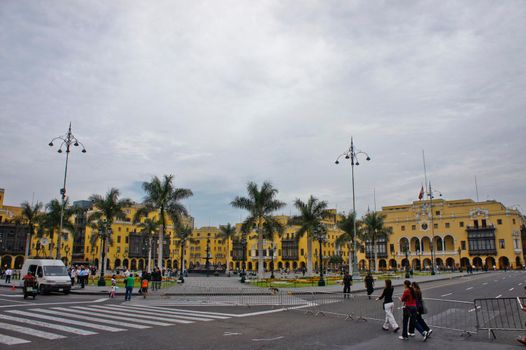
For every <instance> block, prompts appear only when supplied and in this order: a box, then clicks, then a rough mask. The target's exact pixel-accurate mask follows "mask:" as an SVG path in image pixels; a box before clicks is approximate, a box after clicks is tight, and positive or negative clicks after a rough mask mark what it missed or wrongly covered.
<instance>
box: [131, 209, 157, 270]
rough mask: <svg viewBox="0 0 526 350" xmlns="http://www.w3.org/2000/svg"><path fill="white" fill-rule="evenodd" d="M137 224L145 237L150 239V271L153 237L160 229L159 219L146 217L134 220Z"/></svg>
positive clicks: (149, 266) (150, 267)
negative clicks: (141, 219)
mask: <svg viewBox="0 0 526 350" xmlns="http://www.w3.org/2000/svg"><path fill="white" fill-rule="evenodd" d="M134 222H135V223H138V224H137V227H139V228H140V229H141V231H142V233H143V234H144V235H145V237H146V238H147V239H148V272H151V271H152V245H153V244H152V241H153V237H154V236H155V235H156V234H157V232H158V231H159V226H160V224H159V221H158V220H156V219H154V218H148V217H147V218H145V219H144V220H143V221H140V219H139V220H137V221H136V220H134Z"/></svg>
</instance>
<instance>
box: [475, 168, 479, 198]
mask: <svg viewBox="0 0 526 350" xmlns="http://www.w3.org/2000/svg"><path fill="white" fill-rule="evenodd" d="M475 192H476V194H477V202H479V185H478V184H477V175H475Z"/></svg>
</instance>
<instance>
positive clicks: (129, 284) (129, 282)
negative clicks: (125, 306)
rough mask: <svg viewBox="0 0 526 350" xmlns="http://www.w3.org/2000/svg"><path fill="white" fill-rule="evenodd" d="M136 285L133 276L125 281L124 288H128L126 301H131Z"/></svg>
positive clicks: (125, 296)
mask: <svg viewBox="0 0 526 350" xmlns="http://www.w3.org/2000/svg"><path fill="white" fill-rule="evenodd" d="M134 284H135V278H134V277H133V275H132V274H130V276H128V277H126V278H125V279H124V286H125V287H126V293H125V294H124V301H130V300H131V296H132V292H133V285H134Z"/></svg>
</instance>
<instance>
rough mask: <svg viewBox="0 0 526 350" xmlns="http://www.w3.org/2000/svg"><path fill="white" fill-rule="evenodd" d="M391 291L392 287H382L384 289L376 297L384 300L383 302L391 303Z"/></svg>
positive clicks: (392, 290)
mask: <svg viewBox="0 0 526 350" xmlns="http://www.w3.org/2000/svg"><path fill="white" fill-rule="evenodd" d="M393 292H394V287H391V288H384V291H383V292H382V295H380V296H379V297H378V299H380V300H382V299H383V300H384V304H387V303H392V302H393Z"/></svg>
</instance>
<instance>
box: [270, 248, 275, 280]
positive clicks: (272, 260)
mask: <svg viewBox="0 0 526 350" xmlns="http://www.w3.org/2000/svg"><path fill="white" fill-rule="evenodd" d="M275 249H276V247H275V246H274V243H272V244H271V245H270V258H271V262H270V278H272V279H273V278H275V277H274V251H275Z"/></svg>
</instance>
